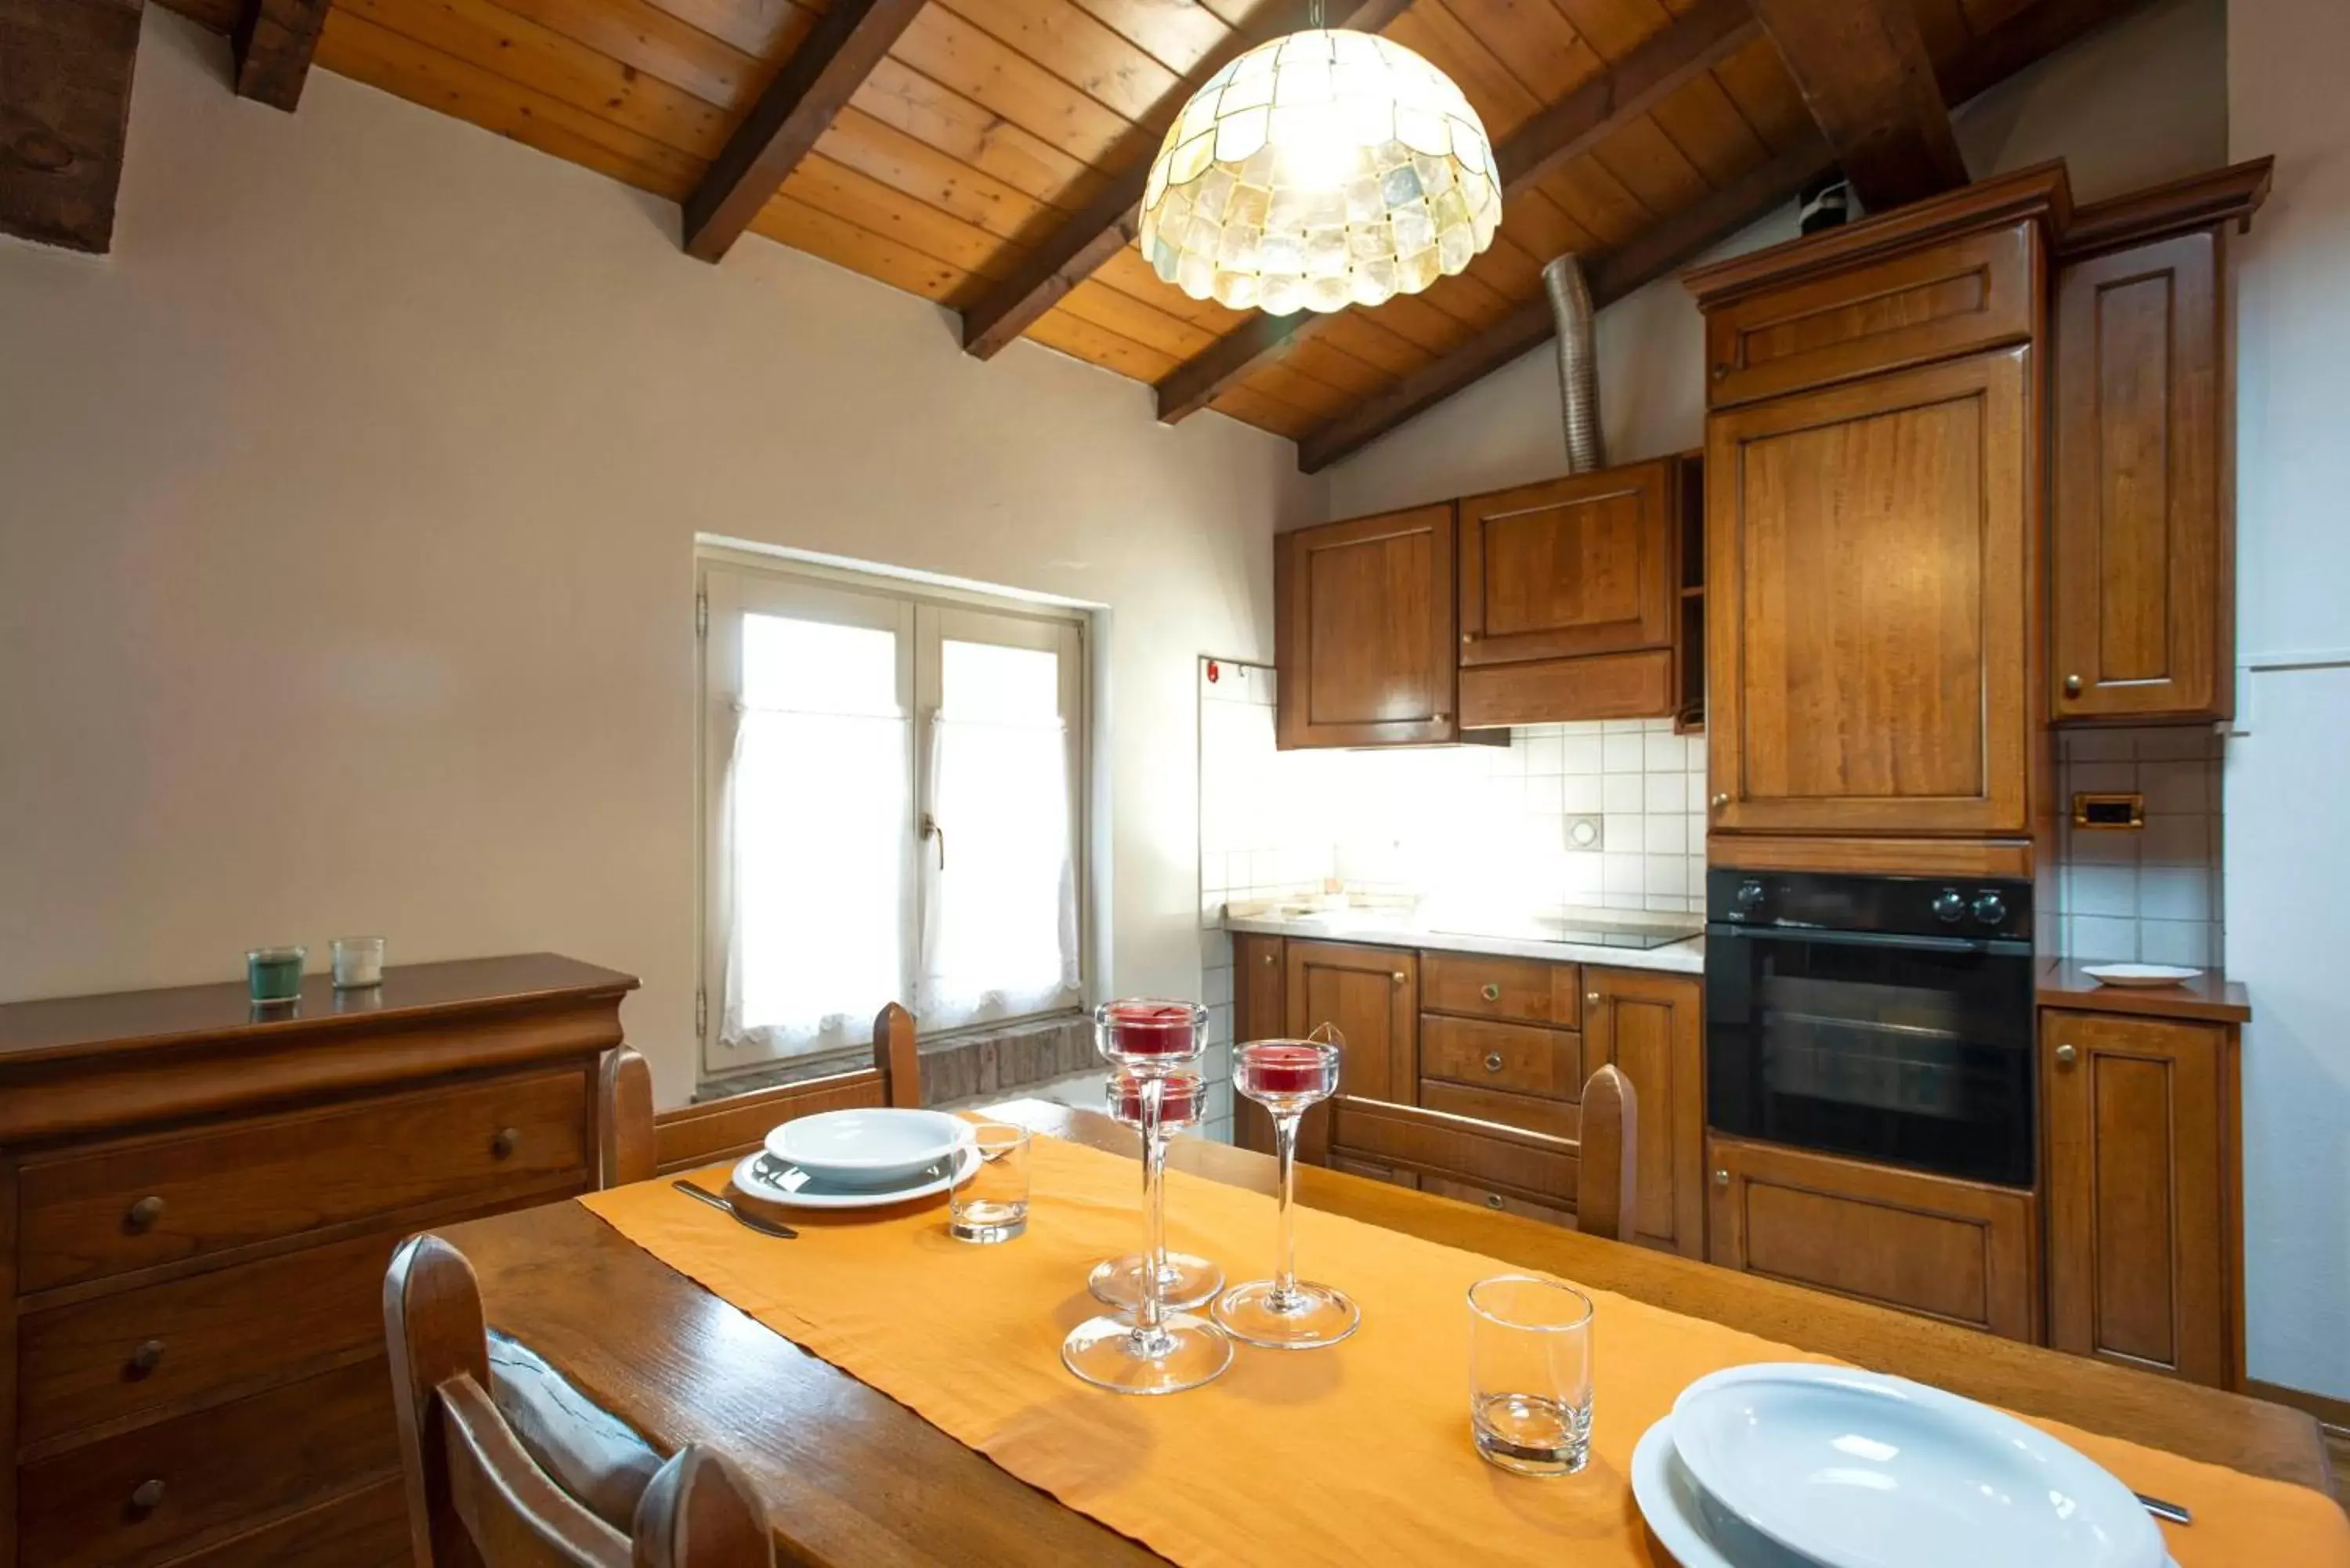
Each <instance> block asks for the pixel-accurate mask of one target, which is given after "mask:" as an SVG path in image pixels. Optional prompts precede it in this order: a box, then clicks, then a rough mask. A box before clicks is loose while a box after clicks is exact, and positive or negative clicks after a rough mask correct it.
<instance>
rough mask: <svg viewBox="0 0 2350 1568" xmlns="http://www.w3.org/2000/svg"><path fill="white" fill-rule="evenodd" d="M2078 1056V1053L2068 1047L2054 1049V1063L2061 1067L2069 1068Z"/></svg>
mask: <svg viewBox="0 0 2350 1568" xmlns="http://www.w3.org/2000/svg"><path fill="white" fill-rule="evenodd" d="M2080 1055H2081V1054H2080V1053H2079V1052H2078V1051H2075V1050H2074V1049H2073V1047H2071V1046H2070V1045H2059V1046H2057V1047H2056V1061H2057V1063H2058V1064H2059V1065H2061V1066H2065V1067H2069V1066H2071V1065H2072V1064H2074V1062H2076V1061H2078V1060H2079V1059H2080Z"/></svg>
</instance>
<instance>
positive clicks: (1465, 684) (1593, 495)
mask: <svg viewBox="0 0 2350 1568" xmlns="http://www.w3.org/2000/svg"><path fill="white" fill-rule="evenodd" d="M1695 472H1696V470H1695V469H1694V467H1693V466H1692V468H1691V469H1690V481H1689V483H1695V478H1694V475H1695ZM1683 483H1684V479H1683V467H1682V464H1681V462H1680V461H1679V459H1677V458H1666V459H1662V460H1659V461H1658V462H1643V463H1634V464H1630V465H1627V466H1625V467H1621V468H1611V469H1603V470H1600V471H1597V472H1591V473H1580V474H1572V475H1569V476H1567V477H1566V478H1564V479H1553V480H1547V481H1544V483H1539V484H1527V485H1520V486H1518V487H1516V488H1514V489H1511V490H1503V491H1496V492H1493V493H1491V494H1486V495H1477V496H1471V497H1470V498H1469V499H1467V500H1464V501H1462V502H1461V503H1460V515H1461V577H1460V580H1461V722H1462V723H1463V724H1464V725H1467V726H1469V727H1471V728H1482V727H1487V726H1496V725H1509V724H1532V723H1555V722H1566V721H1570V720H1589V719H1631V718H1651V717H1654V718H1664V717H1669V716H1670V715H1671V713H1672V711H1673V709H1674V706H1675V701H1676V698H1677V694H1678V687H1677V684H1676V681H1675V679H1674V665H1673V653H1674V650H1673V641H1674V633H1675V629H1676V627H1677V625H1678V621H1679V597H1680V588H1679V584H1680V573H1679V545H1680V531H1681V530H1680V524H1679V517H1680V506H1681V502H1682V493H1681V492H1682V486H1683Z"/></svg>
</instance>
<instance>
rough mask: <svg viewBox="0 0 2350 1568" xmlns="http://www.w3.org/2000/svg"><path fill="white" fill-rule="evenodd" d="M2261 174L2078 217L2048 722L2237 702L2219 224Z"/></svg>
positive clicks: (2061, 320) (2063, 405)
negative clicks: (2050, 719) (2049, 718)
mask: <svg viewBox="0 0 2350 1568" xmlns="http://www.w3.org/2000/svg"><path fill="white" fill-rule="evenodd" d="M2267 189H2268V164H2267V161H2265V160H2263V161H2260V162H2258V163H2252V164H2243V165H2240V166H2238V167H2237V168H2234V169H2230V170H2223V171H2220V173H2218V174H2214V175H2210V176H2207V177H2205V178H2202V179H2199V180H2196V181H2190V182H2184V183H2182V184H2179V185H2174V186H2168V187H2165V188H2163V189H2162V190H2159V191H2153V192H2143V193H2141V194H2140V195H2137V196H2134V197H2130V198H2127V199H2126V200H2125V201H2124V202H2115V203H2107V204H2106V205H2104V206H2100V207H2091V208H2085V209H2083V210H2082V212H2081V213H2079V214H2078V215H2077V216H2076V220H2075V223H2074V238H2073V241H2072V243H2071V246H2070V247H2069V249H2068V252H2067V254H2066V255H2065V257H2064V261H2063V264H2062V265H2061V266H2060V267H2059V269H2058V272H2057V275H2056V301H2055V308H2056V327H2055V341H2056V356H2055V368H2054V382H2055V384H2054V400H2053V404H2054V417H2053V419H2052V421H2051V423H2052V433H2053V440H2054V451H2053V461H2052V462H2051V465H2050V499H2051V504H2052V508H2053V511H2052V515H2051V520H2050V525H2051V529H2052V532H2053V545H2052V551H2051V561H2052V567H2053V580H2052V583H2051V586H2050V609H2051V616H2050V628H2051V657H2050V660H2049V663H2050V673H2051V674H2052V676H2053V677H2054V691H2052V692H2051V694H2050V704H2051V705H2050V716H2051V717H2052V718H2054V719H2055V720H2056V721H2057V722H2064V721H2068V720H2072V721H2098V720H2112V721H2120V722H2132V723H2144V722H2149V721H2157V720H2178V721H2193V720H2212V719H2224V718H2227V717H2229V716H2230V714H2231V713H2232V711H2233V709H2234V700H2235V670H2234V665H2235V641H2236V633H2235V599H2236V588H2235V518H2234V509H2233V502H2234V489H2235V471H2234V433H2233V428H2232V420H2231V414H2232V405H2233V402H2234V398H2233V395H2232V389H2231V387H2230V376H2229V367H2230V362H2231V360H2232V358H2233V348H2232V344H2231V341H2230V336H2231V335H2230V323H2229V319H2228V304H2227V281H2226V263H2227V249H2228V229H2229V226H2230V223H2244V222H2247V221H2249V220H2250V218H2251V213H2252V210H2253V208H2254V207H2256V206H2257V205H2258V204H2259V202H2260V200H2261V197H2262V195H2263V194H2265V193H2266V191H2267ZM2092 247H2094V248H2092Z"/></svg>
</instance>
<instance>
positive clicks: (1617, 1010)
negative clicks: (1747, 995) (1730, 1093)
mask: <svg viewBox="0 0 2350 1568" xmlns="http://www.w3.org/2000/svg"><path fill="white" fill-rule="evenodd" d="M1583 983H1584V998H1583V1002H1584V1006H1583V1049H1584V1054H1585V1057H1586V1060H1587V1061H1588V1063H1589V1068H1588V1069H1586V1070H1594V1069H1596V1068H1598V1067H1599V1066H1601V1065H1602V1064H1607V1063H1613V1064H1615V1065H1616V1066H1617V1069H1619V1070H1620V1071H1621V1072H1622V1073H1623V1074H1624V1075H1625V1076H1626V1077H1627V1078H1629V1079H1630V1080H1631V1081H1632V1092H1633V1094H1634V1096H1636V1097H1637V1099H1638V1111H1639V1116H1638V1146H1637V1148H1636V1150H1635V1153H1636V1155H1637V1157H1638V1161H1639V1188H1638V1207H1637V1209H1636V1210H1635V1212H1634V1215H1633V1221H1632V1232H1631V1236H1630V1238H1629V1239H1630V1240H1632V1241H1638V1242H1640V1243H1641V1244H1642V1245H1644V1246H1650V1247H1655V1248H1657V1249H1659V1251H1668V1252H1679V1253H1680V1254H1682V1255H1683V1256H1684V1257H1690V1258H1701V1257H1703V1256H1705V1019H1704V1016H1703V1014H1704V1007H1705V988H1704V986H1703V985H1701V984H1700V982H1699V981H1697V980H1696V979H1695V978H1693V977H1691V976H1689V975H1682V974H1671V973H1667V972H1663V971H1657V970H1629V969H1595V968H1586V969H1585V970H1584V971H1583Z"/></svg>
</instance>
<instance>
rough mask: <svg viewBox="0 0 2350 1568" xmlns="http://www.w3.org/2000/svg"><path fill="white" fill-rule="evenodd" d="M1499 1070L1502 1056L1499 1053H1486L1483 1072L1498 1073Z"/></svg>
mask: <svg viewBox="0 0 2350 1568" xmlns="http://www.w3.org/2000/svg"><path fill="white" fill-rule="evenodd" d="M1501 1070H1502V1054H1501V1053H1500V1052H1499V1051H1489V1052H1487V1053H1486V1054H1485V1071H1487V1072H1488V1073H1498V1072H1500V1071H1501Z"/></svg>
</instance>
